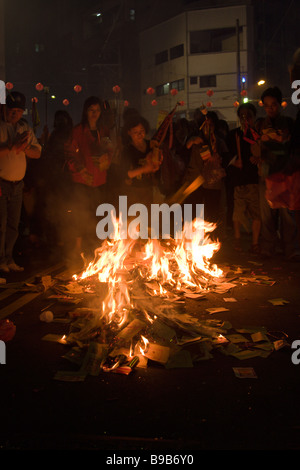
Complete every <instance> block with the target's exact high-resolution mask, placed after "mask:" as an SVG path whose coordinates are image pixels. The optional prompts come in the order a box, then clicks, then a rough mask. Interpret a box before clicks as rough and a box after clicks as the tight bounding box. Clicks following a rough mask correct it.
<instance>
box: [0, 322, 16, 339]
mask: <svg viewBox="0 0 300 470" xmlns="http://www.w3.org/2000/svg"><path fill="white" fill-rule="evenodd" d="M15 333H16V325H15V324H14V323H13V322H11V321H10V320H8V319H6V320H1V321H0V340H1V341H4V342H5V343H6V342H7V341H10V340H11V339H13V337H14V336H15Z"/></svg>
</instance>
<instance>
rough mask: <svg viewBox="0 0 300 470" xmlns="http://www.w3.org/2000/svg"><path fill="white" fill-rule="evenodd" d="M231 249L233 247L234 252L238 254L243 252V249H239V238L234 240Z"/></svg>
mask: <svg viewBox="0 0 300 470" xmlns="http://www.w3.org/2000/svg"><path fill="white" fill-rule="evenodd" d="M233 247H234V249H235V251H239V252H241V251H243V249H242V247H241V240H240V239H239V238H235V239H234V242H233Z"/></svg>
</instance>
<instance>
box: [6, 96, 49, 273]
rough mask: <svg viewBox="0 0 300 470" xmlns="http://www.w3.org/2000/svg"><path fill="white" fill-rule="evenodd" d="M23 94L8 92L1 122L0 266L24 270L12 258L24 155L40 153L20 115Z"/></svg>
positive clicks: (20, 195)
mask: <svg viewBox="0 0 300 470" xmlns="http://www.w3.org/2000/svg"><path fill="white" fill-rule="evenodd" d="M25 105H26V98H25V96H24V95H23V94H22V93H20V92H17V91H13V92H11V93H10V94H9V95H8V96H7V100H6V120H5V121H1V122H0V270H1V271H3V272H9V271H23V269H24V268H23V267H21V266H18V265H17V264H16V263H15V261H14V259H13V250H14V246H15V243H16V241H17V238H18V235H19V223H20V217H21V209H22V197H23V187H24V182H23V179H24V176H25V173H26V157H28V158H33V159H37V158H40V156H41V146H40V145H39V143H38V141H37V139H36V137H35V135H34V133H33V130H32V129H31V128H30V127H29V125H28V123H27V122H26V121H24V120H23V119H22V116H23V113H24V110H25Z"/></svg>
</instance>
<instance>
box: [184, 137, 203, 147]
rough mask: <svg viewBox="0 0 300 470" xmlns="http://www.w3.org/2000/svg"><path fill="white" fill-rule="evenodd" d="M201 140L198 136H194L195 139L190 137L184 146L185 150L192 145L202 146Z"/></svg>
mask: <svg viewBox="0 0 300 470" xmlns="http://www.w3.org/2000/svg"><path fill="white" fill-rule="evenodd" d="M203 142H204V141H203V139H202V138H201V137H199V136H196V137H191V138H190V139H189V140H188V142H187V144H186V148H187V149H190V148H191V147H192V145H199V144H203Z"/></svg>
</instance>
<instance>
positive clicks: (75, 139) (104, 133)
mask: <svg viewBox="0 0 300 470" xmlns="http://www.w3.org/2000/svg"><path fill="white" fill-rule="evenodd" d="M68 151H69V155H70V158H69V163H68V164H69V169H70V171H71V176H72V181H73V183H74V198H73V209H72V212H73V215H74V223H75V232H76V248H75V249H76V251H77V252H79V253H81V251H82V250H83V242H85V244H86V248H87V249H88V250H89V249H93V248H94V246H95V243H96V225H97V219H96V209H97V207H98V205H99V204H101V203H103V202H105V199H106V196H107V195H106V179H107V170H108V168H109V166H110V164H111V158H112V154H113V146H112V143H111V141H110V139H109V128H108V127H107V126H106V125H105V123H104V120H103V118H102V101H101V100H100V99H99V98H98V97H96V96H90V97H89V98H87V99H86V101H85V103H84V106H83V112H82V119H81V122H80V124H78V125H77V126H75V127H74V129H73V133H72V142H71V144H70V147H69V150H68Z"/></svg>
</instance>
